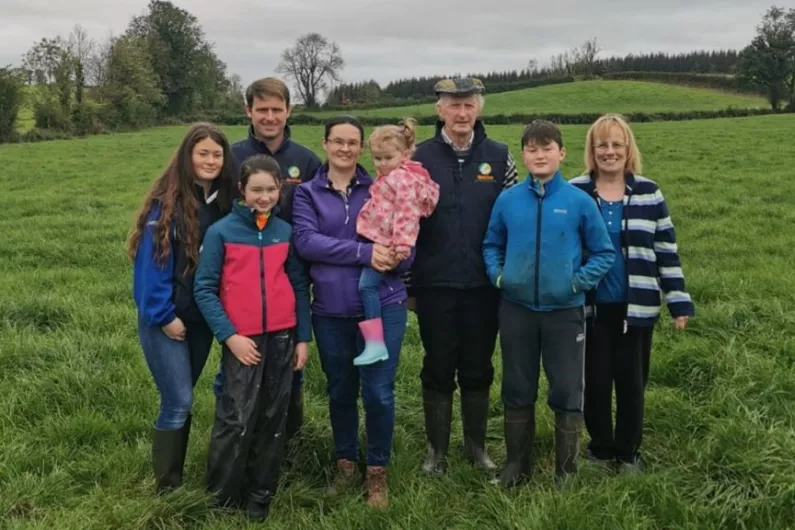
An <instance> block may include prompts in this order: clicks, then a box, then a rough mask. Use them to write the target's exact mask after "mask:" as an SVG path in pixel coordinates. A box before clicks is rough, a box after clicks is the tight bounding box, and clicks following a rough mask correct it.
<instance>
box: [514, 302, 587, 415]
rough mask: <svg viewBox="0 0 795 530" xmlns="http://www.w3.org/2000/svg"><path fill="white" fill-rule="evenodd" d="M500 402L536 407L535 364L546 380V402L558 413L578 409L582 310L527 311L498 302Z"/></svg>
mask: <svg viewBox="0 0 795 530" xmlns="http://www.w3.org/2000/svg"><path fill="white" fill-rule="evenodd" d="M500 346H501V349H502V401H503V404H504V405H505V407H506V408H521V407H530V406H533V405H535V402H536V399H537V397H538V378H539V376H540V368H539V364H542V363H543V365H544V373H545V374H546V376H547V380H548V381H549V394H548V396H547V403H548V404H549V407H550V408H551V409H552V410H553V411H555V412H558V413H572V412H574V413H579V412H582V406H583V360H584V357H585V311H584V309H583V308H582V307H577V308H574V309H562V310H559V311H531V310H530V309H527V308H525V307H524V306H521V305H519V304H515V303H513V302H509V301H508V300H503V301H502V303H501V304H500Z"/></svg>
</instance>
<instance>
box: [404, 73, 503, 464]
mask: <svg viewBox="0 0 795 530" xmlns="http://www.w3.org/2000/svg"><path fill="white" fill-rule="evenodd" d="M483 90H484V87H483V83H482V82H481V81H480V80H479V79H474V78H463V79H444V80H442V81H439V82H438V83H437V84H436V94H437V96H438V98H439V99H438V101H437V103H436V112H437V114H438V115H439V118H440V119H439V122H438V123H437V126H436V135H435V136H434V137H433V138H431V139H429V140H427V141H425V142H423V143H421V144H419V145H418V146H417V150H416V152H415V154H414V158H415V159H416V160H417V161H418V162H421V163H422V164H423V165H424V166H425V168H426V169H427V170H428V172H429V173H430V174H431V178H432V179H433V180H434V181H436V182H437V183H438V184H439V188H440V196H439V203H438V206H437V207H436V210H435V212H434V213H433V215H431V216H430V217H429V218H427V219H423V220H422V222H421V226H420V234H419V238H418V239H417V246H416V258H415V260H414V265H413V267H412V270H411V276H410V278H407V282H408V283H409V293H410V296H412V297H415V299H416V313H417V319H418V321H419V327H420V338H421V339H422V345H423V347H424V349H425V358H424V359H423V366H422V373H421V375H420V378H421V380H422V387H423V404H424V411H425V431H426V433H427V436H428V456H427V458H426V460H425V463H424V464H423V466H422V467H423V471H425V472H426V473H432V474H441V473H444V472H445V471H446V468H447V449H448V445H449V441H450V423H451V415H452V406H453V393H454V392H455V389H456V376H457V380H458V386H459V387H460V389H461V415H462V419H463V427H464V451H465V455H466V457H467V459H468V460H469V461H470V462H472V463H473V464H475V465H476V466H477V467H478V468H480V469H482V470H484V471H489V472H491V471H494V470H496V466H495V464H494V462H492V460H491V458H489V455H488V453H487V452H486V443H485V441H486V425H487V420H488V410H489V389H490V387H491V383H492V381H493V379H494V368H493V366H492V356H493V354H494V346H495V343H496V339H497V328H498V324H497V310H498V305H499V293H498V292H497V291H496V289H494V288H493V287H492V286H491V284H490V282H489V279H488V277H487V276H486V268H485V265H484V263H483V253H482V244H483V237H484V235H485V232H486V228H487V226H488V222H489V216H490V214H491V208H492V205H493V204H494V201H495V200H496V199H497V196H498V195H499V194H500V192H501V191H502V190H503V189H504V188H507V187H509V186H512V185H514V184H515V183H516V181H517V172H516V165H515V163H514V161H513V158H512V157H511V155H510V153H509V152H508V147H507V146H506V145H505V144H503V143H500V142H496V141H494V140H490V139H489V138H487V137H486V130H485V128H484V126H483V123H482V122H481V121H480V120H479V119H478V116H479V115H480V112H481V111H482V110H483V102H484V100H483V94H482V93H483Z"/></svg>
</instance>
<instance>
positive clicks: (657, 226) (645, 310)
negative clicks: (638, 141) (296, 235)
mask: <svg viewBox="0 0 795 530" xmlns="http://www.w3.org/2000/svg"><path fill="white" fill-rule="evenodd" d="M625 181H626V186H627V189H626V193H625V194H624V208H623V224H622V229H621V241H622V244H621V247H622V251H623V253H624V258H625V259H626V263H627V276H628V278H627V280H628V286H629V290H628V292H627V317H626V323H627V325H628V326H646V327H648V326H653V325H654V324H655V323H656V322H657V320H658V319H659V317H660V306H661V297H660V292H661V291H662V293H663V294H664V296H665V303H666V304H667V306H668V311H669V312H670V313H671V316H672V317H674V318H677V317H681V316H693V315H694V314H695V307H694V306H693V301H692V300H691V299H690V295H689V294H688V293H687V291H685V277H684V274H683V273H682V264H681V262H680V260H679V251H678V249H677V246H676V232H675V231H674V225H673V222H671V216H670V215H669V213H668V205H667V204H666V203H665V199H664V198H663V195H662V192H661V191H660V188H659V187H658V186H657V183H655V182H654V181H653V180H650V179H647V178H645V177H641V176H640V175H633V174H631V173H627V174H626V177H625ZM569 182H570V183H571V184H572V185H574V186H576V187H578V188H580V189H581V190H583V191H585V192H586V193H588V194H589V195H590V196H591V197H593V198H594V199H596V198H597V195H596V185H595V183H594V181H593V179H592V178H591V176H590V175H583V176H581V177H575V178H573V179H571V180H570V181H569ZM589 294H590V296H589V298H588V300H589V302H588V303H589V304H592V303H593V299H594V298H595V294H596V290H595V289H594V290H593V291H592V292H591V293H589Z"/></svg>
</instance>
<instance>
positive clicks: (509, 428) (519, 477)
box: [498, 406, 536, 488]
mask: <svg viewBox="0 0 795 530" xmlns="http://www.w3.org/2000/svg"><path fill="white" fill-rule="evenodd" d="M535 416H536V409H535V407H534V406H533V407H522V408H507V407H506V408H505V448H506V451H507V453H508V461H507V462H506V464H505V468H504V469H503V470H502V473H500V477H499V479H498V480H499V483H500V485H502V486H503V487H504V488H512V487H514V486H518V485H519V484H521V483H522V482H524V481H526V480H527V479H528V478H529V477H530V474H531V472H532V461H533V460H532V457H533V443H534V442H535V432H536V417H535Z"/></svg>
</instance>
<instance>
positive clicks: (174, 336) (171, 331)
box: [160, 317, 187, 342]
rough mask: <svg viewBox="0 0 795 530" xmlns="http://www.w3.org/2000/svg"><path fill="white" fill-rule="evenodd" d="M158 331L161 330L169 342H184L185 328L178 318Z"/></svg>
mask: <svg viewBox="0 0 795 530" xmlns="http://www.w3.org/2000/svg"><path fill="white" fill-rule="evenodd" d="M160 329H161V330H163V333H165V334H166V337H168V338H169V339H171V340H178V341H180V342H181V341H183V340H185V333H186V332H187V328H186V327H185V323H184V322H182V320H180V319H179V317H177V318H175V319H174V320H172V321H171V322H169V323H168V324H166V325H165V326H163V327H161V328H160Z"/></svg>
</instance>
